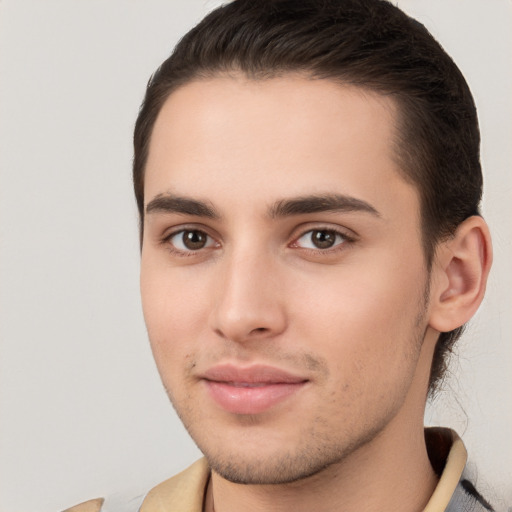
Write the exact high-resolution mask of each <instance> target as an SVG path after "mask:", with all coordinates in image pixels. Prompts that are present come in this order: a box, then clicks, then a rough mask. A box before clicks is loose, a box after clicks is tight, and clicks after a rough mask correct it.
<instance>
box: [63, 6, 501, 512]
mask: <svg viewBox="0 0 512 512" xmlns="http://www.w3.org/2000/svg"><path fill="white" fill-rule="evenodd" d="M134 141H135V158H134V184H135V194H136V198H137V203H138V206H139V213H140V220H141V249H142V261H141V290H142V299H143V308H144V316H145V320H146V325H147V328H148V333H149V338H150V342H151V346H152V350H153V353H154V356H155V359H156V362H157V366H158V369H159V372H160V375H161V378H162V381H163V383H164V385H165V388H166V390H167V392H168V394H169V397H170V399H171V402H172V404H173V406H174V407H175V409H176V411H177V413H178V414H179V416H180V417H181V419H182V421H183V423H184V425H185V426H186V428H187V429H188V431H189V433H190V435H191V436H192V438H193V439H194V441H195V442H196V443H197V445H198V446H199V448H200V449H201V451H202V452H203V453H204V455H205V458H204V459H203V460H201V461H199V462H198V463H196V464H194V465H193V466H192V467H191V468H189V469H188V470H186V471H185V472H184V473H182V474H180V475H178V476H176V477H174V478H172V479H170V480H169V481H166V482H164V483H163V484H161V485H159V486H157V487H156V488H154V489H153V490H151V491H149V492H148V494H147V495H146V496H144V497H141V498H140V499H139V500H137V501H134V502H132V504H131V505H129V506H128V505H126V507H125V508H124V509H123V510H139V509H140V510H141V511H142V512H146V511H147V512H153V511H164V510H165V511H185V510H190V511H196V512H199V511H201V510H203V511H205V512H212V511H216V512H224V511H234V510H275V511H281V510H287V511H294V512H298V511H303V510H304V511H306V510H308V511H309V510H315V511H334V510H343V511H353V510H354V511H355V510H365V511H372V510H379V511H386V510H390V511H391V510H393V511H419V510H425V511H429V512H430V511H450V512H452V511H459V510H471V511H473V510H474V511H482V510H492V507H491V505H490V504H489V503H488V502H487V501H486V500H485V499H484V498H483V497H482V496H481V495H480V493H479V492H478V491H477V490H476V489H475V487H474V485H473V483H472V482H471V479H469V477H468V475H467V472H466V470H465V464H466V452H465V448H464V446H463V445H462V442H461V440H460V439H459V438H458V437H457V435H456V434H455V433H454V432H452V431H450V430H444V429H435V430H429V429H427V430H426V431H424V429H423V415H424V408H425V403H426V399H427V395H428V393H429V392H430V393H432V392H434V391H435V389H436V386H437V385H438V384H439V382H440V380H441V379H442V377H443V372H444V369H445V358H446V353H447V352H449V351H450V349H451V347H452V346H453V343H454V342H455V341H456V340H457V338H458V337H459V336H460V334H461V331H462V327H463V325H464V324H465V322H467V321H468V320H469V319H470V318H471V316H472V315H473V314H474V313H475V311H476V310H477V308H478V306H479V305H480V303H481V300H482V298H483V295H484V291H485V285H486V280H487V275H488V272H489V268H490V265H491V260H492V250H491V242H490V237H489V231H488V228H487V226H486V223H485V221H484V220H483V219H482V217H481V216H480V214H479V202H480V198H481V190H482V176H481V169H480V163H479V133H478V123H477V118H476V110H475V107H474V103H473V100H472V97H471V94H470V92H469V89H468V87H467V85H466V83H465V81H464V79H463V77H462V75H461V74H460V72H459V70H458V69H457V67H456V66H455V64H454V63H453V62H452V61H451V59H450V58H449V57H448V56H447V55H446V53H444V51H443V50H442V49H441V47H440V46H439V45H438V44H437V43H436V42H435V41H434V40H433V38H432V37H431V36H430V34H428V32H427V31H426V30H425V29H424V27H423V26H421V25H420V24H419V23H417V22H416V21H414V20H412V19H410V18H408V17H407V16H405V15H404V14H403V13H402V12H401V11H400V10H398V9H397V8H396V7H394V6H393V5H391V4H390V3H388V2H385V1H379V0H357V1H356V0H307V1H301V2H296V1H290V0H265V1H263V0H259V1H254V0H252V1H249V0H236V1H235V2H232V3H230V4H228V5H226V6H224V7H222V8H219V9H217V10H215V11H214V12H212V13H211V14H210V15H208V16H207V17H206V18H205V19H204V20H203V21H202V22H201V23H200V24H199V25H198V26H196V27H195V28H194V29H192V30H191V31H190V32H189V33H188V34H187V35H186V36H185V37H184V38H183V39H182V41H181V42H180V43H179V45H178V46H177V48H176V49H175V51H174V53H173V55H171V57H170V58H169V59H168V60H167V61H166V62H164V64H162V66H161V67H160V68H159V70H158V71H157V72H156V73H155V75H154V76H153V77H152V79H151V81H150V83H149V85H148V89H147V93H146V98H145V100H144V104H143V106H142V108H141V111H140V114H139V118H138V120H137V124H136V128H135V138H134ZM101 506H102V500H93V501H91V502H87V503H85V504H82V505H80V506H78V507H76V508H75V509H73V510H77V511H88V510H100V508H101ZM103 510H106V511H108V510H111V509H110V508H108V505H107V504H105V506H104V508H103Z"/></svg>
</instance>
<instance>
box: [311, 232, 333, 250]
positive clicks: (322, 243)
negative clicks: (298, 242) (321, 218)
mask: <svg viewBox="0 0 512 512" xmlns="http://www.w3.org/2000/svg"><path fill="white" fill-rule="evenodd" d="M311 242H313V245H315V247H318V248H319V249H328V248H329V247H332V246H333V245H334V244H335V243H336V233H335V232H334V231H317V230H315V231H312V232H311Z"/></svg>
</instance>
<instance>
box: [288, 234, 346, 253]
mask: <svg viewBox="0 0 512 512" xmlns="http://www.w3.org/2000/svg"><path fill="white" fill-rule="evenodd" d="M345 241H346V238H345V237H344V236H343V235H342V234H341V233H338V232H337V231H334V230H333V229H312V230H310V231H307V232H306V233H304V234H303V235H302V236H301V237H300V238H299V239H298V240H297V242H296V245H297V246H298V247H302V248H304V249H330V248H331V247H335V246H337V245H341V244H342V243H343V242H345Z"/></svg>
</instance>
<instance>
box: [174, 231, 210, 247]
mask: <svg viewBox="0 0 512 512" xmlns="http://www.w3.org/2000/svg"><path fill="white" fill-rule="evenodd" d="M167 242H169V243H170V244H171V245H172V246H173V248H174V249H176V250H177V251H181V252H191V251H199V250H201V249H206V248H208V247H214V246H215V245H216V242H215V240H214V239H213V238H212V237H211V236H209V235H207V234H206V233H205V232H204V231H200V230H199V229H183V230H181V231H178V232H176V233H173V234H172V235H171V236H169V237H168V238H167Z"/></svg>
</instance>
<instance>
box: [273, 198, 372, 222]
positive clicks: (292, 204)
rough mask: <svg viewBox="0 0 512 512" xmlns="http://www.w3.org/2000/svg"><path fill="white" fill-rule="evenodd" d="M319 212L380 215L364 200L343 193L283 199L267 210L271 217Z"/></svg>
mask: <svg viewBox="0 0 512 512" xmlns="http://www.w3.org/2000/svg"><path fill="white" fill-rule="evenodd" d="M319 212H364V213H370V214H371V215H374V216H376V217H380V213H379V212H378V211H377V210H376V209H375V208H374V207H373V206H372V205H371V204H370V203H367V202H366V201H363V200H362V199H357V198H355V197H351V196H346V195H343V194H326V195H324V194H322V195H311V196H303V197H297V198H293V199H283V200H281V201H277V202H276V203H275V204H274V205H273V206H272V207H271V208H270V210H269V215H270V217H271V218H277V217H289V216H293V215H303V214H308V213H319Z"/></svg>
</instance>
